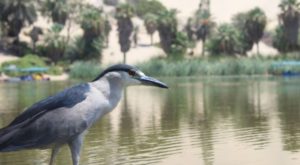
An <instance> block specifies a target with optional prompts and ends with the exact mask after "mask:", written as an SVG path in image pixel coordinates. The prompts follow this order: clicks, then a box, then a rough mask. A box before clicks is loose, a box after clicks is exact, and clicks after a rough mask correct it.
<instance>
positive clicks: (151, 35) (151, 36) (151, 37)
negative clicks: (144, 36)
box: [150, 34, 153, 46]
mask: <svg viewBox="0 0 300 165" xmlns="http://www.w3.org/2000/svg"><path fill="white" fill-rule="evenodd" d="M150 39H151V46H152V45H153V34H150Z"/></svg>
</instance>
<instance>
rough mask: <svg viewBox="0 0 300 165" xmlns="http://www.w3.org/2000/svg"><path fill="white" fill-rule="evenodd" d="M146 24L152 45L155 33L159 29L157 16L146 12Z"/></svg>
mask: <svg viewBox="0 0 300 165" xmlns="http://www.w3.org/2000/svg"><path fill="white" fill-rule="evenodd" d="M144 25H145V27H146V30H147V33H148V34H149V35H150V38H151V45H153V34H154V32H155V31H156V30H157V16H156V15H154V14H151V13H148V14H146V15H145V17H144Z"/></svg>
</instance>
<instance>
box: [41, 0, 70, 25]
mask: <svg viewBox="0 0 300 165" xmlns="http://www.w3.org/2000/svg"><path fill="white" fill-rule="evenodd" d="M66 4H67V0H43V1H42V5H41V7H42V13H43V14H44V15H48V16H50V17H51V19H52V21H53V22H54V23H58V24H62V25H65V23H66V21H67V18H68V17H69V15H68V13H69V10H70V9H69V8H68V7H69V5H66Z"/></svg>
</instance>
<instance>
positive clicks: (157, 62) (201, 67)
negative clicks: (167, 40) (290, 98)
mask: <svg viewBox="0 0 300 165" xmlns="http://www.w3.org/2000/svg"><path fill="white" fill-rule="evenodd" d="M274 61H275V60H274V59H268V58H262V57H255V58H243V57H241V58H233V57H222V58H197V59H183V60H180V61H174V60H168V59H152V60H150V61H148V62H144V63H140V64H138V67H139V68H140V69H141V70H143V71H144V72H145V73H146V74H149V75H155V76H210V75H218V76H222V75H266V74H268V73H269V70H270V69H271V65H272V63H273V62H274Z"/></svg>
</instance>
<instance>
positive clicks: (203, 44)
mask: <svg viewBox="0 0 300 165" xmlns="http://www.w3.org/2000/svg"><path fill="white" fill-rule="evenodd" d="M201 55H202V56H205V40H202V53H201Z"/></svg>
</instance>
